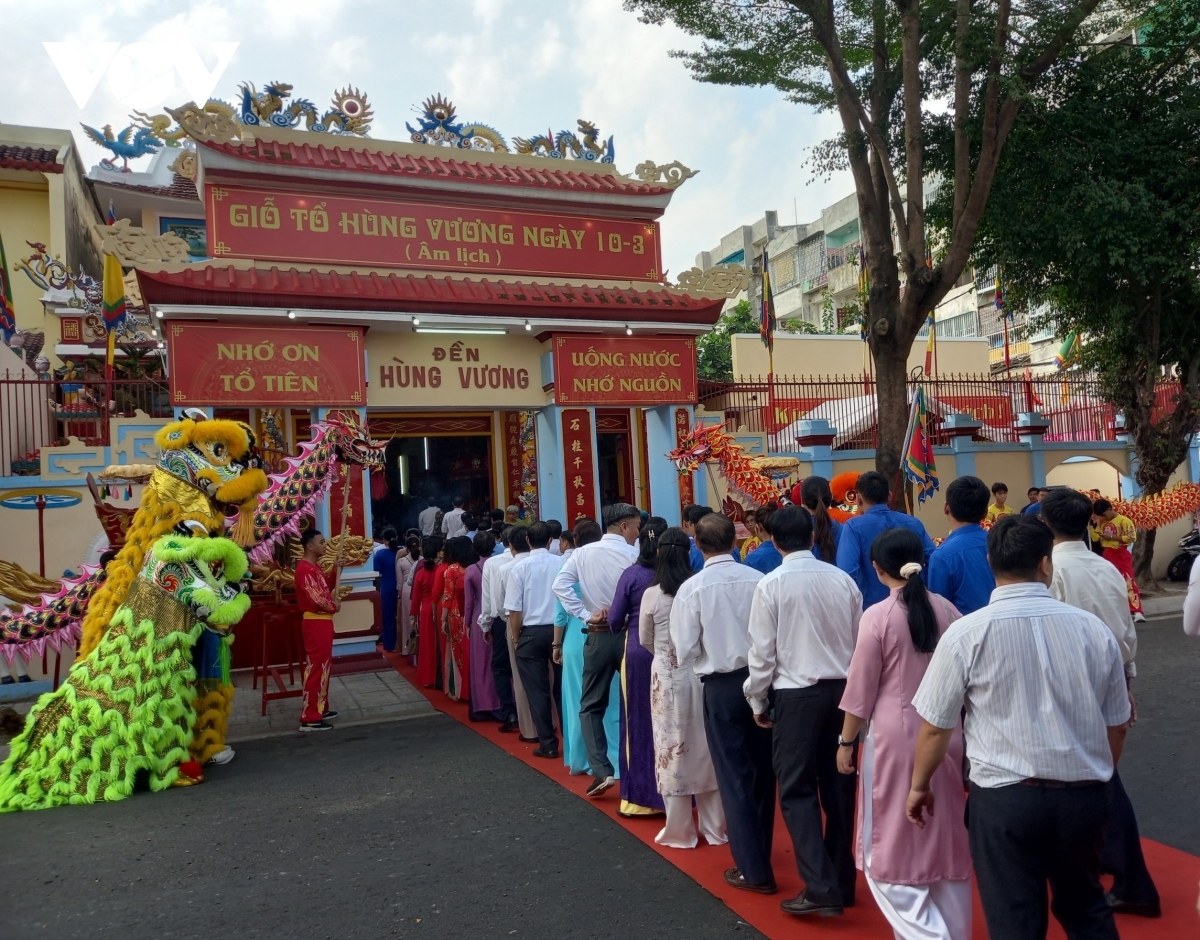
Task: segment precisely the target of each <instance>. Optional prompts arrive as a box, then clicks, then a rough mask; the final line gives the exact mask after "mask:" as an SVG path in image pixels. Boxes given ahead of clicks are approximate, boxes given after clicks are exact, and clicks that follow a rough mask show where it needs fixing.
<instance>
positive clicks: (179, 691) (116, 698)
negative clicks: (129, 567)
mask: <svg viewBox="0 0 1200 940" xmlns="http://www.w3.org/2000/svg"><path fill="white" fill-rule="evenodd" d="M246 567H247V564H246V556H245V553H243V551H242V550H241V549H240V548H238V546H237V545H235V544H234V543H233V542H232V541H230V540H228V539H225V538H204V537H200V538H192V537H187V536H183V535H175V534H172V535H166V536H163V537H162V538H160V539H158V540H157V541H156V542H154V544H153V545H152V546H150V548H149V550H148V551H147V552H146V555H145V563H144V564H143V566H142V569H141V571H140V573H139V574H138V576H137V578H136V579H135V580H134V582H133V584H132V585H131V586H130V588H129V591H128V593H127V594H126V595H125V598H124V601H123V603H122V604H121V605H120V607H118V608H117V611H116V613H115V614H113V616H112V617H111V619H110V621H109V623H108V629H107V630H106V631H105V632H104V634H103V637H102V638H101V639H100V641H99V643H98V644H97V645H96V647H95V648H94V649H93V650H92V651H91V652H90V653H89V654H88V655H87V656H85V657H82V658H81V659H79V660H77V661H76V662H75V664H74V665H73V666H72V667H71V671H70V674H69V675H68V677H67V680H66V682H64V683H63V684H62V685H61V686H60V687H59V688H58V689H57V690H56V691H55V692H52V693H48V694H46V695H44V696H42V698H41V699H40V700H39V701H38V703H37V704H36V705H35V706H34V707H33V710H32V711H30V713H29V717H28V719H27V720H26V723H25V730H24V731H23V732H22V733H21V734H20V735H18V736H17V737H16V738H14V739H13V741H12V753H11V754H10V756H9V758H8V760H7V761H5V762H4V764H3V766H0V812H7V811H11V810H19V809H47V808H49V807H52V806H62V805H64V804H68V803H94V802H96V801H97V800H120V799H124V798H125V797H127V796H129V795H130V794H131V793H132V792H133V789H134V783H135V780H136V778H137V777H138V776H139V774H141V775H146V776H148V780H149V785H150V789H151V790H156V791H157V790H164V789H166V788H167V787H170V786H177V785H184V784H187V783H192V782H196V780H197V779H198V778H199V765H198V764H196V762H195V761H193V760H192V759H191V749H192V747H193V744H194V738H195V735H196V734H197V731H196V700H197V692H198V689H199V688H200V687H201V686H202V685H203V684H204V682H205V681H206V680H205V678H204V672H205V671H206V669H207V671H209V672H210V673H211V665H212V653H211V651H212V650H217V651H218V652H219V651H220V649H221V648H222V647H223V646H224V643H223V641H222V640H221V639H220V638H221V637H224V636H225V635H226V634H228V633H229V630H230V628H231V627H232V626H233V625H234V624H236V623H237V622H238V621H239V620H240V619H241V618H242V616H243V615H244V614H245V613H246V610H247V609H248V608H249V606H250V598H249V596H247V595H246V594H242V593H240V592H239V589H238V586H237V582H238V581H239V580H241V578H242V576H243V575H244V574H245V573H246ZM206 633H208V634H210V635H211V639H210V640H209V641H208V642H205V640H204V635H205V634H206ZM205 650H208V651H210V652H208V653H205V652H203V651H205ZM197 661H199V662H200V668H201V674H200V675H198V674H197V664H196V663H197ZM225 662H226V664H227V662H228V660H227V658H225ZM226 681H227V680H226ZM181 768H182V770H183V773H182V775H181Z"/></svg>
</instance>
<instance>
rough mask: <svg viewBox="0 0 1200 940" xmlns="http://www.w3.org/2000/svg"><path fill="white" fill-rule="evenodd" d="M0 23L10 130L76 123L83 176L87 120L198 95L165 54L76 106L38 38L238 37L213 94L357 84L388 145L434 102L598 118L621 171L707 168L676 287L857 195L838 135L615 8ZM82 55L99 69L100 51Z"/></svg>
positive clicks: (475, 0) (290, 1) (324, 90)
mask: <svg viewBox="0 0 1200 940" xmlns="http://www.w3.org/2000/svg"><path fill="white" fill-rule="evenodd" d="M0 22H3V23H4V25H5V30H4V32H5V38H4V46H5V54H4V56H2V57H0V88H3V90H4V91H3V94H2V95H0V121H2V122H5V123H12V124H32V125H37V126H51V127H66V128H71V129H72V130H73V131H74V132H75V134H76V140H77V141H78V142H79V143H80V147H81V152H82V154H83V156H84V160H85V162H86V163H87V164H88V165H91V164H94V163H96V162H98V161H99V159H100V157H102V156H104V155H105V153H104V152H103V151H102V150H101V149H100V148H99V147H97V146H95V145H94V144H92V143H91V142H89V141H87V140H86V138H84V136H83V134H82V132H81V131H80V129H79V123H80V122H81V121H82V122H85V123H88V124H91V125H93V126H97V127H99V126H102V125H104V124H106V123H107V124H112V125H113V126H114V127H115V128H117V129H118V130H119V129H120V128H122V127H124V126H125V124H126V123H128V121H127V115H128V113H129V111H130V110H131V107H130V104H129V102H131V101H133V100H135V99H136V98H137V97H138V96H139V95H140V96H143V97H144V98H145V99H146V100H145V102H144V104H145V106H146V107H147V108H150V107H152V106H153V104H154V101H153V100H152V99H155V98H157V99H161V103H162V104H167V105H171V106H173V105H176V104H180V103H182V102H184V101H186V100H188V99H189V98H190V97H192V96H191V95H190V94H189V93H188V91H187V89H186V88H185V86H184V84H183V82H182V80H181V78H180V77H179V75H178V73H174V74H173V72H172V67H171V63H170V62H169V61H165V60H164V61H163V63H162V64H161V66H159V67H156V66H155V65H154V64H153V62H149V61H148V60H142V61H141V62H140V63H139V64H137V65H135V66H134V68H133V69H132V70H130V69H126V70H125V71H124V72H120V71H119V70H117V69H113V68H112V67H111V66H110V68H109V70H108V71H107V72H105V73H104V74H103V76H102V77H101V78H100V81H99V84H98V85H97V86H96V88H95V91H94V92H93V93H92V95H91V97H90V98H89V99H88V100H87V102H86V104H85V105H84V106H83V107H82V108H81V107H79V106H78V105H77V104H76V101H75V100H74V99H73V97H72V95H71V93H70V91H69V90H68V88H67V85H66V83H65V82H64V81H63V79H62V78H61V77H60V74H59V72H58V70H57V69H56V67H55V65H54V63H53V62H52V61H51V58H50V56H49V55H48V54H47V52H46V50H45V49H44V48H43V46H42V43H43V42H55V41H57V42H80V43H99V42H104V41H107V42H119V43H122V44H128V43H135V42H148V43H154V44H158V46H159V48H161V49H163V50H169V49H170V48H171V44H172V43H177V42H179V41H181V40H182V41H186V42H189V43H191V44H192V45H193V47H194V48H196V49H197V51H198V52H199V54H200V56H201V59H203V60H204V62H205V64H206V66H207V67H209V68H212V67H213V65H214V64H215V63H216V62H217V55H216V54H215V52H214V49H215V47H213V46H211V45H209V44H211V43H219V42H237V43H239V44H240V45H239V46H238V47H237V50H236V52H234V54H233V57H232V59H231V60H230V62H229V65H228V66H227V67H226V69H225V71H224V73H223V75H222V76H221V78H220V79H219V81H218V83H217V85H216V88H215V90H214V92H213V95H214V97H220V98H224V99H226V100H233V98H234V97H235V95H236V92H237V86H238V84H239V83H240V82H241V81H243V80H249V81H252V82H254V83H256V84H257V85H259V86H260V87H261V86H262V84H263V83H265V82H267V81H271V80H278V81H284V82H289V83H290V84H292V85H293V86H294V89H295V90H294V94H295V95H296V96H301V97H306V98H309V99H311V100H313V101H314V102H315V103H316V104H317V106H318V107H319V108H321V109H322V110H323V109H324V108H326V107H328V103H329V99H330V97H331V95H332V93H333V91H334V89H335V88H340V87H342V86H343V85H346V84H352V85H356V86H357V87H358V88H360V89H362V90H363V91H365V92H366V93H367V94H368V95H369V97H370V100H371V103H372V106H373V108H374V111H375V121H374V124H373V127H372V131H371V136H372V137H375V138H379V139H390V140H405V139H406V138H407V132H406V131H405V129H404V123H405V121H406V120H412V117H413V109H414V106H415V105H417V104H419V102H421V101H422V100H423V99H424V98H425V97H427V96H428V95H430V94H433V93H436V92H441V93H442V94H444V95H446V96H447V97H449V98H450V99H451V100H452V101H453V102H454V103H455V105H456V106H457V108H458V113H459V116H460V117H461V118H464V119H466V120H469V121H479V122H483V123H486V124H489V125H491V126H493V127H495V128H496V129H497V130H499V131H500V132H501V133H503V134H504V135H505V136H506V137H507V138H508V139H509V140H510V141H511V139H512V137H514V136H522V137H529V136H531V135H532V134H534V133H536V132H539V131H544V130H545V129H547V128H548V127H549V128H553V129H554V130H556V131H557V130H559V129H562V128H573V127H574V126H575V120H576V118H580V117H582V118H586V119H588V120H590V121H592V122H593V123H595V124H596V125H597V126H598V127H599V128H600V130H601V131H602V133H603V134H604V136H605V137H607V135H609V134H613V135H614V136H615V137H616V151H617V166H618V167H619V169H620V170H621V171H622V172H625V173H630V174H631V173H632V172H633V168H634V166H635V165H636V164H637V163H639V162H641V161H642V160H644V159H652V160H654V161H656V162H658V163H669V162H670V161H671V160H676V159H677V160H680V161H682V162H683V163H684V164H686V165H688V166H690V167H692V168H693V169H696V170H699V171H700V174H699V175H698V176H696V177H695V178H693V179H691V180H689V181H688V182H687V183H685V184H684V185H683V187H682V188H681V189H680V190H679V191H678V192H677V194H676V196H675V198H674V200H673V201H672V204H671V208H670V209H669V210H668V212H667V215H666V217H665V219H664V223H663V229H664V231H663V243H664V263H665V265H666V267H667V269H668V270H669V271H670V272H671V274H672V276H673V275H675V274H678V273H679V272H680V271H681V270H684V269H686V268H688V267H690V266H691V265H692V264H693V259H694V257H695V255H696V253H697V252H698V251H702V250H705V249H707V248H710V247H712V246H713V245H715V244H716V242H717V240H718V239H719V238H720V237H721V236H722V235H723V234H724V233H726V232H727V231H729V230H730V229H732V228H734V227H736V226H737V225H740V224H745V223H750V222H753V221H754V220H755V219H757V218H759V217H760V216H761V215H762V212H763V211H764V210H766V209H777V210H778V211H779V214H780V220H781V221H787V222H791V221H793V217H794V216H793V201H795V206H796V210H795V214H796V215H798V217H799V219H800V221H808V220H811V219H812V218H814V217H815V216H816V215H817V214H818V213H819V212H820V209H821V207H822V206H823V205H827V204H828V203H830V202H832V201H834V200H835V199H837V198H840V197H841V196H844V195H847V194H848V193H849V192H850V191H851V183H850V180H849V178H848V176H847V177H835V178H834V179H832V180H829V181H826V180H816V179H813V177H812V175H811V173H810V171H809V170H808V169H807V168H806V166H805V163H806V159H807V155H808V153H807V151H808V148H809V147H810V146H812V145H813V144H814V143H816V142H818V141H819V140H821V139H823V138H825V137H827V136H829V135H830V134H831V133H832V132H833V131H834V129H835V127H834V125H835V119H834V118H833V117H832V116H830V115H816V114H813V113H812V112H811V111H809V110H807V109H805V108H803V107H801V106H798V105H793V104H789V103H788V102H786V101H784V100H783V99H782V97H781V96H780V95H779V94H778V93H777V92H775V91H773V90H771V89H747V88H724V87H719V86H713V85H702V84H700V83H698V82H695V81H693V80H692V78H691V77H690V76H689V75H688V73H687V71H686V69H685V68H684V66H683V64H682V63H680V62H679V61H677V60H674V59H671V58H669V57H668V52H669V51H670V50H672V49H677V48H683V47H687V46H689V45H690V44H691V43H692V42H693V40H691V39H690V38H689V37H687V36H684V35H682V34H681V33H679V32H678V31H676V30H674V29H672V28H661V27H654V26H646V25H643V24H641V23H639V22H638V20H637V17H636V16H635V15H634V14H632V13H627V12H625V11H624V10H622V9H621V3H620V0H557V2H555V0H436V2H435V0H393V2H380V0H355V2H342V0H326V2H316V0H255V2H249V0H243V2H238V0H224V2H223V0H177V2H172V3H162V2H151V0H123V2H103V0H89V2H55V3H52V4H31V3H28V2H27V0H0ZM163 54H164V55H167V54H169V53H166V52H164V53H163ZM80 55H81V57H82V58H87V57H88V56H93V55H94V57H95V58H94V61H100V59H99V56H100V55H101V53H100V51H99V50H96V51H95V52H94V53H93V52H86V51H83V52H81V53H80ZM122 56H123V53H121V52H118V53H117V58H118V59H120V58H122ZM126 58H127V57H126ZM114 61H116V60H114ZM88 64H91V63H90V62H89V63H88ZM125 64H128V61H127V62H126V63H125ZM123 99H124V100H123ZM156 110H161V106H160V107H158V108H157V109H156Z"/></svg>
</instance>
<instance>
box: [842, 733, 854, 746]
mask: <svg viewBox="0 0 1200 940" xmlns="http://www.w3.org/2000/svg"><path fill="white" fill-rule="evenodd" d="M857 743H858V739H857V738H856V739H855V740H853V741H843V740H842V736H841V735H840V734H839V735H838V747H854V745H855V744H857Z"/></svg>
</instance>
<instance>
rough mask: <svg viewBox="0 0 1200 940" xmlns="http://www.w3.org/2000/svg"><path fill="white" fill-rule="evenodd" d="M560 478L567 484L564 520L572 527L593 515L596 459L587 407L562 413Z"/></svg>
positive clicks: (568, 409)
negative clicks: (581, 519)
mask: <svg viewBox="0 0 1200 940" xmlns="http://www.w3.org/2000/svg"><path fill="white" fill-rule="evenodd" d="M562 444H563V448H562V450H563V479H564V480H565V481H566V484H567V487H566V489H567V518H566V519H565V520H564V524H565V525H568V526H572V525H574V524H575V520H576V519H578V518H579V517H580V516H587V517H588V518H589V519H598V518H599V517H598V516H597V515H596V482H595V480H596V477H595V457H594V454H593V450H592V415H591V412H589V411H588V410H587V409H586V408H564V409H563V411H562Z"/></svg>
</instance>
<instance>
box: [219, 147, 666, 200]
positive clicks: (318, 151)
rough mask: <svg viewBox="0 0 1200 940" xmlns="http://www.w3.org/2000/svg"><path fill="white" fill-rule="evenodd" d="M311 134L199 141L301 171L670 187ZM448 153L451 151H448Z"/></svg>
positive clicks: (548, 165)
mask: <svg viewBox="0 0 1200 940" xmlns="http://www.w3.org/2000/svg"><path fill="white" fill-rule="evenodd" d="M258 133H260V134H261V132H258ZM315 136H316V135H313V134H305V135H304V140H303V141H285V140H266V139H263V138H262V137H261V136H259V137H257V138H256V139H255V140H254V141H253V142H252V143H249V144H246V143H242V142H240V141H233V142H230V143H223V144H222V143H213V142H210V141H205V142H204V146H205V147H206V148H207V149H209V150H214V151H217V152H219V153H224V154H227V155H229V156H233V157H237V158H240V159H243V160H250V161H252V162H254V163H260V164H273V165H276V166H286V167H289V168H293V167H294V168H299V169H306V170H334V171H341V172H358V173H372V174H377V175H381V176H394V177H401V178H403V177H413V178H417V179H422V178H428V177H434V178H441V179H446V180H460V181H463V182H473V183H500V184H502V185H508V186H527V187H535V188H545V189H565V190H573V191H582V192H592V193H614V194H628V195H639V196H659V195H666V194H669V193H671V192H672V191H673V187H670V186H663V185H661V184H655V185H652V184H649V183H643V182H641V181H640V180H636V179H630V178H629V177H625V176H621V175H620V174H619V173H617V172H616V171H615V170H609V168H608V166H607V165H597V164H588V163H584V162H583V161H570V162H564V161H561V160H548V159H546V158H544V157H520V156H517V155H515V154H513V155H509V154H494V153H488V154H480V153H476V152H473V151H462V150H451V149H449V148H440V147H431V146H429V145H427V144H416V145H410V144H388V143H387V142H382V141H373V140H370V139H362V138H352V137H337V136H332V137H331V136H324V137H321V138H318V139H314V138H315ZM448 153H452V154H455V156H453V157H450V156H447V155H446V154H448ZM459 154H461V156H459ZM468 154H470V156H468ZM506 158H507V159H506ZM582 167H588V169H581V168H582Z"/></svg>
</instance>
